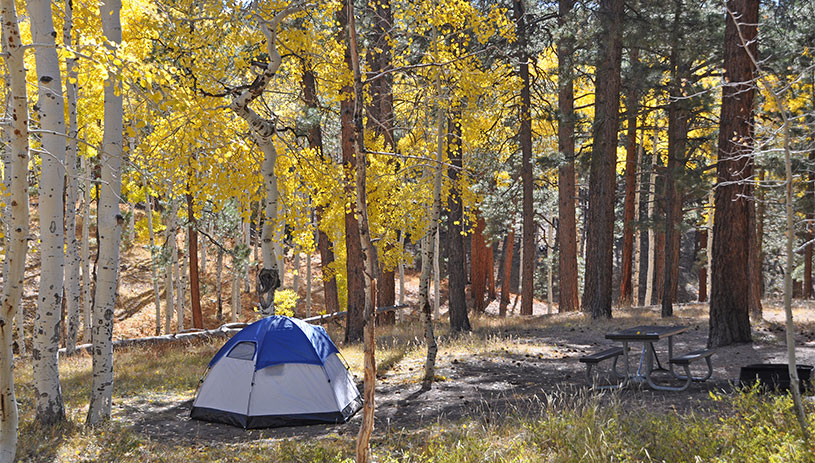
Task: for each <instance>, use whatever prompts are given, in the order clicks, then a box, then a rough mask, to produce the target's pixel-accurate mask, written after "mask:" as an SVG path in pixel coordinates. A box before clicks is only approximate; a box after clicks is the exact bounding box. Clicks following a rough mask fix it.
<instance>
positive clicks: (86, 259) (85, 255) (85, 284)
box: [79, 156, 92, 342]
mask: <svg viewBox="0 0 815 463" xmlns="http://www.w3.org/2000/svg"><path fill="white" fill-rule="evenodd" d="M80 162H81V163H82V175H83V176H84V177H85V180H84V182H83V190H82V244H81V245H80V250H79V260H80V266H81V267H82V314H83V315H82V317H83V318H82V339H83V340H85V342H87V341H89V340H90V336H91V331H90V330H91V311H92V309H91V250H90V233H91V231H90V229H91V169H90V161H89V160H88V158H87V157H85V156H82V158H81V160H80Z"/></svg>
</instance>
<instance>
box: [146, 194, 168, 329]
mask: <svg viewBox="0 0 815 463" xmlns="http://www.w3.org/2000/svg"><path fill="white" fill-rule="evenodd" d="M144 207H145V211H146V212H147V236H148V239H149V240H150V272H151V276H152V277H153V299H154V304H155V307H156V331H155V333H156V336H158V335H160V334H161V290H160V289H159V281H158V280H159V276H158V265H157V264H156V233H155V231H154V230H153V198H152V197H151V195H150V187H149V186H148V185H147V179H146V178H145V180H144ZM168 333H169V331H168Z"/></svg>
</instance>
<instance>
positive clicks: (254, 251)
mask: <svg viewBox="0 0 815 463" xmlns="http://www.w3.org/2000/svg"><path fill="white" fill-rule="evenodd" d="M260 205H261V202H258V223H257V225H255V239H254V240H252V255H253V256H254V260H253V262H254V264H255V266H257V263H258V262H260V246H258V245H259V244H260V240H259V239H258V238H259V236H257V231H258V228H259V226H260V211H261V206H260Z"/></svg>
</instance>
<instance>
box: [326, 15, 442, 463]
mask: <svg viewBox="0 0 815 463" xmlns="http://www.w3.org/2000/svg"><path fill="white" fill-rule="evenodd" d="M342 12H344V13H345V14H346V16H345V18H346V23H345V27H344V28H343V32H345V34H346V35H345V38H346V39H347V41H346V44H347V47H346V52H345V62H346V64H347V65H348V68H349V70H351V71H352V73H353V74H352V75H353V84H354V85H353V92H352V93H351V95H352V98H351V100H352V102H359V103H360V104H354V105H353V115H352V118H351V120H352V121H353V132H352V133H348V132H346V131H345V129H346V128H345V127H343V136H345V135H349V136H350V140H346V139H345V138H344V137H343V141H342V145H343V147H345V145H346V143H350V144H351V150H352V151H351V155H352V156H353V157H354V158H355V161H356V162H355V165H354V167H355V182H354V183H355V185H354V187H355V190H356V195H355V199H356V206H355V210H354V212H355V216H356V217H358V226H359V228H358V230H359V240H360V243H359V244H360V249H361V251H362V252H361V255H360V257H361V258H362V264H363V266H364V272H363V281H364V299H365V300H364V305H363V307H364V311H363V317H364V324H365V327H364V334H363V336H364V368H363V373H364V378H365V383H364V393H363V394H364V399H365V400H364V404H363V410H362V423H361V424H360V428H359V434H358V435H357V443H356V456H357V463H368V462H370V461H371V460H372V456H371V447H370V439H371V434H372V433H373V429H374V410H375V403H374V395H375V391H376V389H375V388H376V337H375V335H374V330H375V329H376V323H375V319H376V294H377V289H376V287H377V282H378V280H379V277H380V269H381V267H380V265H379V258H378V256H377V251H376V248H375V247H374V245H373V241H372V239H371V229H370V226H369V222H368V197H367V186H366V182H367V165H368V157H367V152H366V150H365V131H364V127H363V122H362V121H363V114H362V102H363V101H364V95H363V91H362V75H361V71H360V62H359V48H358V46H357V31H356V25H355V16H354V4H353V2H352V1H351V0H345V1H344V2H343V5H342V10H341V12H340V15H342ZM342 117H343V118H344V117H345V114H343V116H342ZM343 120H344V119H343ZM344 154H345V152H344V151H343V155H344ZM349 257H350V256H349ZM431 327H432V325H431ZM428 347H429V346H428Z"/></svg>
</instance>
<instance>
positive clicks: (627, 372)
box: [614, 341, 631, 388]
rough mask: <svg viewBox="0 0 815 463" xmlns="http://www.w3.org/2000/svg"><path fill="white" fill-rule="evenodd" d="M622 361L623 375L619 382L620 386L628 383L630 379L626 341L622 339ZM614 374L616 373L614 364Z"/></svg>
mask: <svg viewBox="0 0 815 463" xmlns="http://www.w3.org/2000/svg"><path fill="white" fill-rule="evenodd" d="M623 361H624V362H625V376H623V377H622V378H623V380H622V382H621V383H620V387H621V388H622V387H625V386H626V385H627V384H628V381H629V380H630V379H631V370H630V368H629V362H628V341H623ZM614 374H618V373H617V365H616V364H615V365H614ZM618 375H619V374H618Z"/></svg>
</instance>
